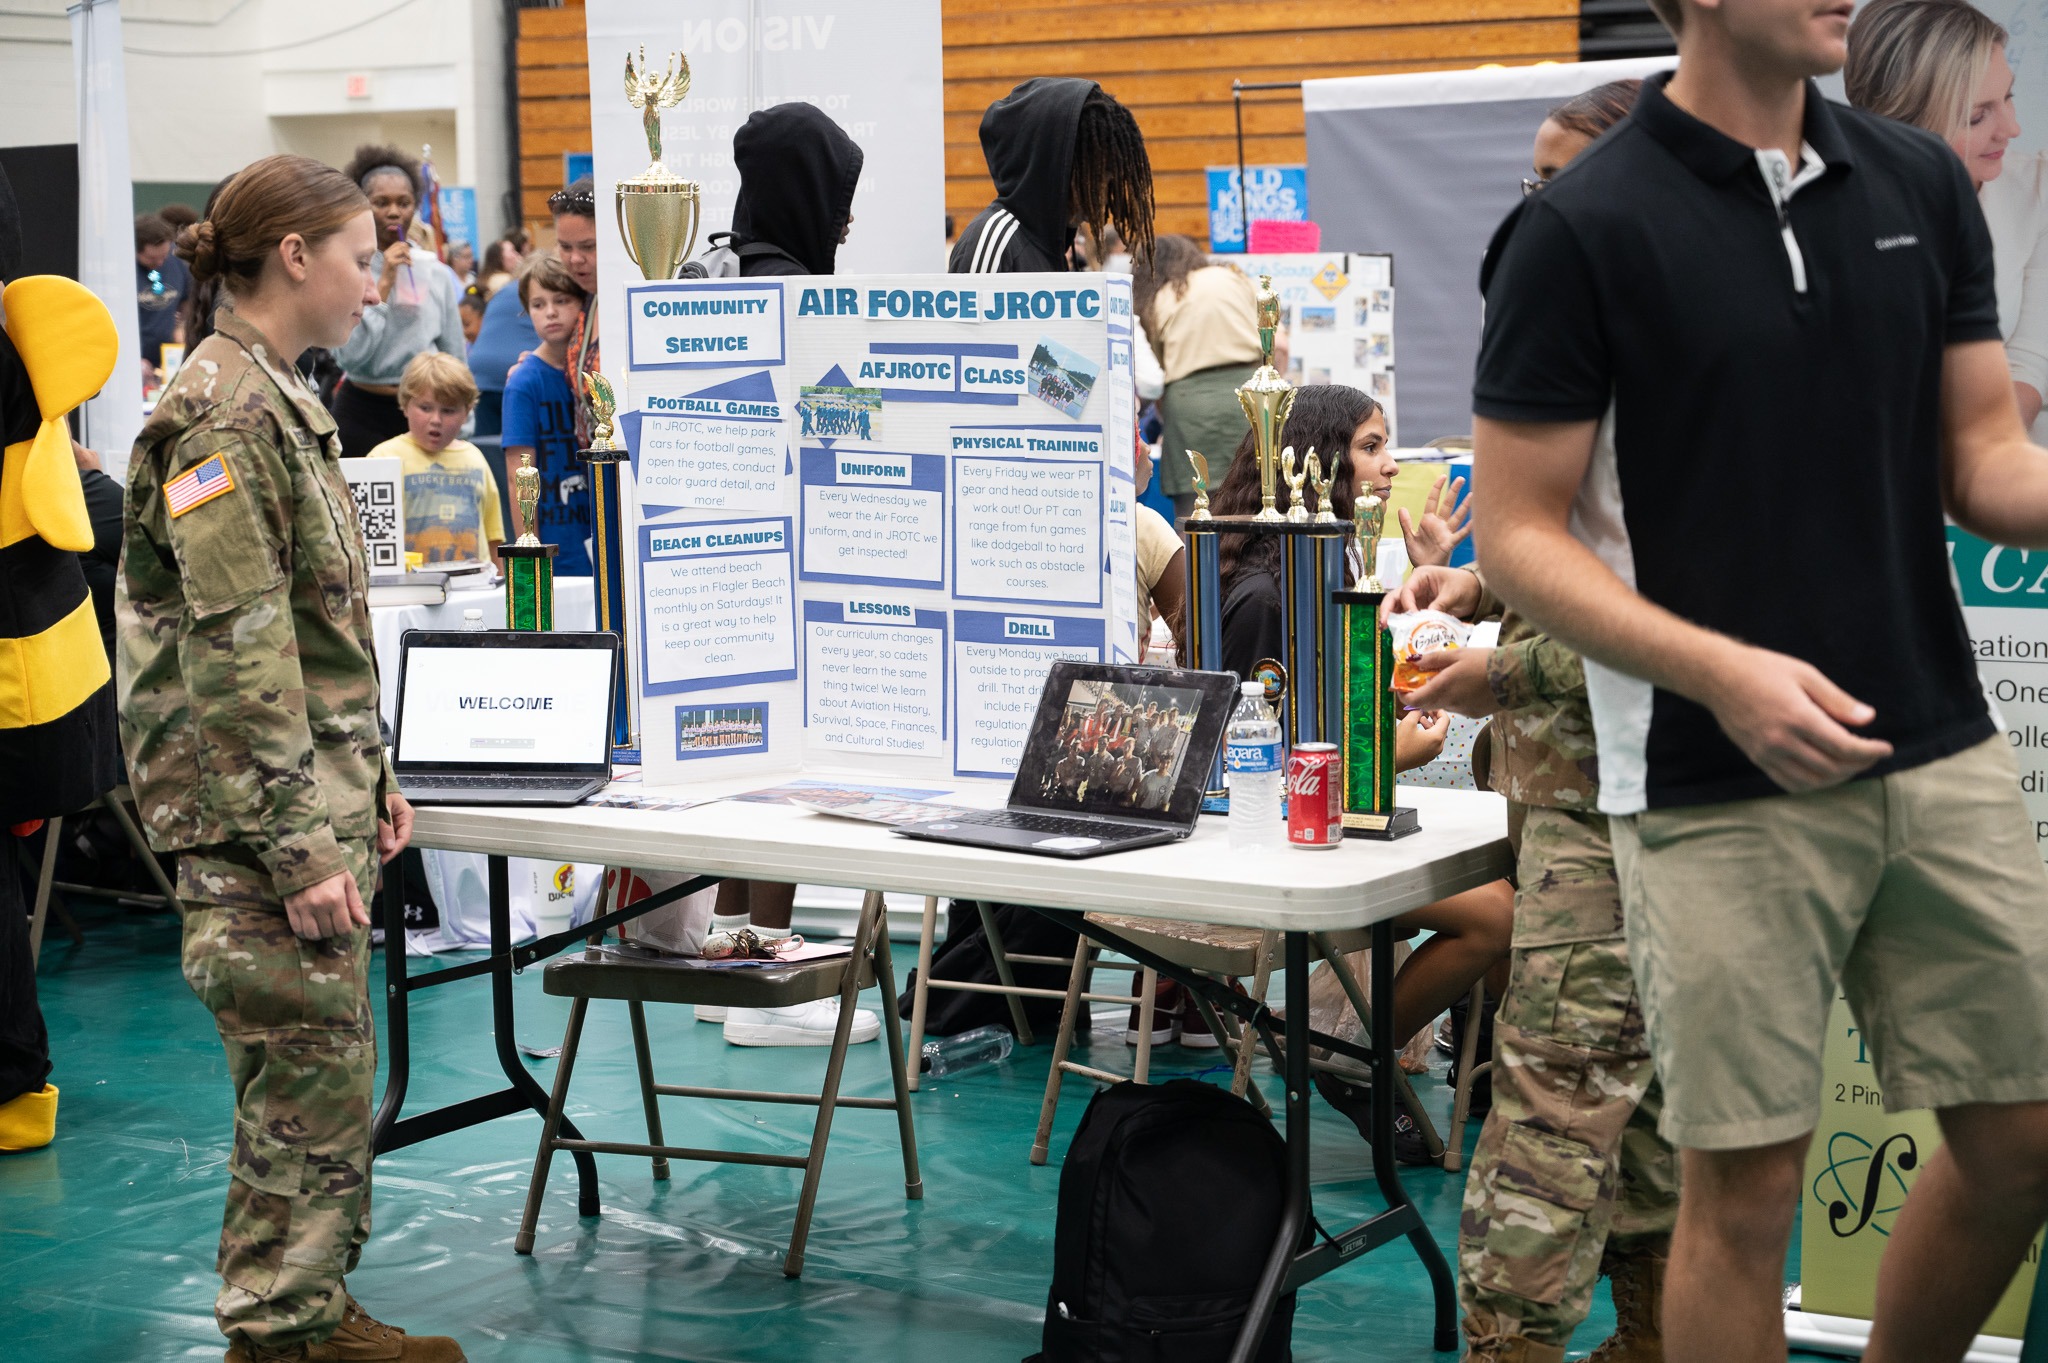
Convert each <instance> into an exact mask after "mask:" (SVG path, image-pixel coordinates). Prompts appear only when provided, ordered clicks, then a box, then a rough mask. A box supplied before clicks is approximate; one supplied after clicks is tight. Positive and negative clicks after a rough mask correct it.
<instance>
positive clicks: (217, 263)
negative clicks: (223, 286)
mask: <svg viewBox="0 0 2048 1363" xmlns="http://www.w3.org/2000/svg"><path fill="white" fill-rule="evenodd" d="M215 235H216V234H215V231H214V226H213V220H212V219H211V218H208V219H205V220H203V221H200V222H195V223H193V224H192V225H191V226H189V227H187V228H186V229H185V230H184V231H182V232H180V233H178V257H179V259H181V260H183V261H184V262H185V263H186V264H187V265H189V266H191V267H192V278H193V279H194V280H195V281H197V282H199V283H202V284H203V283H205V282H206V281H207V280H209V279H213V278H215V277H217V276H218V275H219V274H220V273H221V260H220V247H219V245H218V244H217V243H216V241H215V239H214V238H215Z"/></svg>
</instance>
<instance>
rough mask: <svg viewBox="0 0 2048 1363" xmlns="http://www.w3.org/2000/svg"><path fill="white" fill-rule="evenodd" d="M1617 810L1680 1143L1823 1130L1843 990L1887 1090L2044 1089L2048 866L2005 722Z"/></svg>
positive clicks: (1987, 1094)
mask: <svg viewBox="0 0 2048 1363" xmlns="http://www.w3.org/2000/svg"><path fill="white" fill-rule="evenodd" d="M1612 826H1613V833H1614V852H1615V860H1616V862H1617V864H1618V867H1619V871H1620V875H1621V890H1622V900H1623V903H1624V905H1625V908H1626V920H1627V928H1628V943H1629V955H1630V959H1631V960H1632V962H1633V964H1634V967H1635V972H1636V979H1637V984H1638V986H1639V988H1640V990H1641V994H1642V1003H1643V1012H1644V1015H1645V1018H1646V1020H1647V1022H1648V1025H1649V1034H1650V1050H1651V1054H1652V1055H1653V1056H1654V1057H1655V1059H1656V1064H1657V1072H1658V1074H1659V1076H1660V1077H1661V1078H1662V1080H1663V1083H1664V1115H1663V1119H1662V1122H1661V1123H1660V1127H1659V1129H1660V1131H1661V1132H1662V1134H1663V1135H1664V1137H1665V1139H1666V1140H1669V1141H1670V1142H1671V1143H1672V1144H1673V1145H1677V1146H1681V1147H1688V1148H1692V1149H1698V1150H1735V1149H1746V1148H1751V1147H1755V1146H1762V1145H1772V1144H1776V1143H1777V1142H1780V1141H1786V1140H1790V1139H1792V1138H1794V1137H1796V1136H1800V1135H1803V1134H1805V1133H1807V1132H1809V1131H1811V1130H1813V1128H1814V1127H1815V1126H1816V1125H1817V1124H1818V1123H1819V1120H1820V1100H1821V1047H1822V1043H1823V1041H1824V1040H1825V1033H1826V1029H1827V1023H1828V1014H1829V1010H1830V1008H1831V1007H1832V1005H1833V1003H1834V1000H1835V998H1836V997H1837V993H1838V991H1839V992H1840V993H1843V994H1846V995H1847V996H1848V1000H1849V1006H1850V1008H1851V1009H1852V1010H1853V1011H1854V1013H1855V1015H1856V1019H1857V1025H1858V1027H1859V1028H1860V1029H1861V1033H1862V1040H1863V1043H1864V1044H1865V1045H1866V1046H1867V1048H1868V1052H1869V1055H1870V1058H1871V1061H1872V1063H1873V1064H1874V1066H1875V1068H1876V1074H1877V1078H1878V1081H1879V1083H1880V1085H1881V1086H1882V1088H1883V1091H1884V1106H1885V1109H1886V1110H1887V1111H1890V1112H1900V1111H1906V1110H1910V1109H1913V1108H1937V1109H1938V1108H1947V1107H1955V1106H1958V1105H1961V1104H1965V1103H2015V1102H2027V1101H2033V1100H2041V1099H2048V871H2044V869H2043V867H2042V863H2041V854H2040V851H2039V850H2038V848H2037V847H2036V845H2035V840H2034V828H2033V824H2032V822H2031V820H2030V818H2029V816H2028V814H2027V811H2026V808H2025V806H2024V805H2023V804H2022V803H2021V800H2020V793H2019V785H2018V775H2017V772H2016V770H2015V767H2014V764H2013V758H2012V754H2011V752H2010V750H2009V749H2008V747H2007V744H2006V741H2005V738H2004V736H2003V735H2001V736H1999V737H1997V738H1993V739H1988V740H1986V741H1985V742H1984V743H1982V744H1980V745H1978V746H1977V747H1974V748H1971V749H1969V750H1967V751H1965V752H1960V753H1957V754H1955V755H1954V756H1952V757H1946V758H1942V759H1941V760H1939V761H1935V762H1929V763H1927V764H1926V765H1924V766H1919V767H1915V768H1913V769H1911V770H1910V771H1902V772H1897V773H1894V774H1892V775H1889V776H1883V777H1875V778H1872V779H1869V780H1863V781H1852V782H1850V783H1849V784H1847V785H1843V786H1837V787H1834V788H1832V789H1829V790H1824V791H1817V792H1814V793H1810V794H1803V795H1791V794H1787V795H1776V796H1770V797H1768V798H1764V799H1757V800H1741V801H1734V802H1731V803H1727V804H1716V805H1697V806H1690V807H1686V808H1679V809H1655V810H1648V811H1646V812H1644V813H1641V814H1637V815H1634V816H1632V817H1627V818H1616V819H1614V820H1613V825H1612Z"/></svg>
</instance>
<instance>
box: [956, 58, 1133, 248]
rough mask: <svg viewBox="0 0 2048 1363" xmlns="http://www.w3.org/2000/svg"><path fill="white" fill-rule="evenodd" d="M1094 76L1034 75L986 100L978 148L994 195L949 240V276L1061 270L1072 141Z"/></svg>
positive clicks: (1070, 231) (1069, 235) (1069, 229)
mask: <svg viewBox="0 0 2048 1363" xmlns="http://www.w3.org/2000/svg"><path fill="white" fill-rule="evenodd" d="M1100 88H1101V87H1100V86H1098V85H1097V84H1096V83H1095V82H1094V81H1092V80H1080V79H1078V78H1076V77H1073V76H1039V77H1036V78H1034V79H1031V80H1027V81H1025V82H1024V83H1023V84H1022V85H1019V86H1018V87H1017V88H1016V89H1014V90H1012V91H1010V93H1009V94H1007V95H1004V96H1003V97H1002V98H1001V99H999V100H997V101H996V102H995V103H993V104H991V105H989V106H988V112H986V113H984V114H983V115H982V116H981V154H982V156H983V158H984V159H986V160H987V162H988V173H989V178H990V179H992V180H994V181H995V185H996V200H995V202H994V203H992V204H990V205H989V206H988V207H987V208H984V209H982V210H981V212H980V213H979V214H978V215H976V217H975V219H974V221H973V222H970V223H968V224H967V227H966V228H965V230H963V231H962V232H961V233H960V237H959V240H957V241H955V242H954V243H953V254H952V258H951V260H950V262H949V263H948V266H947V268H948V269H949V270H951V271H952V273H954V274H1026V273H1030V272H1033V271H1042V270H1052V271H1064V270H1065V269H1066V268H1067V248H1068V247H1069V246H1070V245H1072V244H1073V240H1074V227H1073V222H1072V220H1071V219H1070V218H1069V217H1068V211H1067V210H1068V207H1069V199H1070V197H1071V194H1070V185H1069V182H1070V180H1071V178H1072V175H1073V165H1074V139H1075V137H1076V136H1077V135H1078V134H1079V132H1080V128H1081V106H1082V105H1083V104H1084V103H1086V102H1087V100H1088V96H1089V95H1091V94H1093V93H1094V92H1095V91H1096V90H1098V89H1100Z"/></svg>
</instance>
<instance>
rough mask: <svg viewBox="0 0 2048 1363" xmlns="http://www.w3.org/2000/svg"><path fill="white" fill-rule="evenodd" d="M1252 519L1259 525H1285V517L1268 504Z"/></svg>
mask: <svg viewBox="0 0 2048 1363" xmlns="http://www.w3.org/2000/svg"><path fill="white" fill-rule="evenodd" d="M1252 520H1253V521H1255V522H1257V523H1258V524H1260V525H1285V524H1286V523H1287V518H1286V517H1285V516H1283V515H1281V514H1280V513H1279V512H1278V511H1275V510H1274V509H1273V508H1272V507H1270V506H1269V507H1266V508H1264V509H1263V510H1261V511H1260V512H1259V514H1258V515H1256V516H1254V517H1252Z"/></svg>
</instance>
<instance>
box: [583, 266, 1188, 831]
mask: <svg viewBox="0 0 2048 1363" xmlns="http://www.w3.org/2000/svg"><path fill="white" fill-rule="evenodd" d="M624 293H625V301H626V309H625V311H626V315H627V318H628V327H627V340H626V345H625V346H624V347H623V350H624V352H625V354H624V359H625V364H626V368H625V371H624V373H623V376H622V377H623V379H624V383H623V385H622V391H623V396H622V399H621V404H620V412H621V416H620V421H619V427H620V430H621V432H622V433H623V435H624V438H625V442H626V444H627V446H628V448H629V450H630V452H631V454H632V468H633V476H634V479H635V495H636V510H635V515H634V524H633V526H632V527H631V532H630V533H629V535H628V542H629V543H630V544H631V545H632V547H633V558H634V562H633V564H632V565H631V571H632V574H633V584H632V597H633V602H634V607H633V611H632V613H633V614H634V616H635V617H636V618H635V621H634V623H635V625H636V626H637V629H636V632H635V634H634V638H633V641H632V648H633V652H634V654H635V657H634V659H633V663H634V668H635V676H636V685H637V692H638V697H639V703H640V728H641V732H642V745H643V752H644V760H645V769H646V774H647V780H648V781H649V782H650V783H660V782H662V781H664V780H676V779H680V777H681V776H682V775H683V774H684V772H686V771H687V772H690V773H693V774H694V773H704V774H712V773H715V772H719V771H725V770H732V771H740V770H744V769H745V767H744V765H743V764H745V763H754V764H757V765H760V766H762V767H764V768H765V767H770V766H789V765H802V764H806V763H818V764H823V765H828V766H829V765H832V764H834V763H842V764H843V763H850V762H858V763H859V764H860V765H861V766H863V767H878V769H881V770H885V771H889V772H891V773H893V774H896V775H900V776H918V777H926V778H941V777H944V778H949V779H950V778H957V777H986V778H990V779H1007V778H1008V777H1009V776H1011V775H1012V774H1013V773H1014V772H1015V771H1016V769H1017V764H1018V761H1019V757H1020V754H1021V749H1022V745H1023V742H1024V739H1025V736H1026V734H1027V732H1028V730H1029V728H1030V722H1031V714H1032V710H1033V707H1034V705H1035V703H1036V699H1037V696H1038V693H1039V690H1040V689H1041V687H1042V685H1043V682H1044V679H1045V674H1046V670H1047V668H1049V667H1050V666H1051V664H1052V663H1053V662H1054V661H1055V660H1057V659H1061V658H1071V659H1076V660H1087V661H1096V662H1131V661H1135V660H1136V657H1137V652H1138V643H1137V640H1138V629H1139V624H1140V622H1139V621H1137V620H1136V618H1135V613H1136V605H1135V602H1136V596H1135V591H1134V587H1133V573H1134V568H1133V557H1134V546H1133V543H1132V538H1131V536H1132V530H1131V525H1132V522H1131V514H1132V510H1131V509H1132V503H1133V502H1134V501H1135V492H1136V485H1135V482H1134V479H1133V472H1134V466H1133V460H1134V453H1135V448H1134V443H1133V441H1134V437H1133V430H1132V410H1133V407H1132V402H1133V398H1132V389H1131V333H1130V324H1129V319H1130V307H1131V303H1130V281H1129V278H1128V277H1127V276H1123V275H1071V274H1069V275H1042V276H1041V275H1007V276H1002V277H1000V278H999V279H995V280H992V281H990V282H988V283H982V282H978V281H975V280H972V279H968V278H963V277H961V276H955V275H936V276H884V277H873V278H866V277H862V278H846V277H841V278H837V279H831V280H822V279H809V278H787V279H755V280H733V279H720V280H675V281H667V282H658V283H644V284H631V285H628V286H626V288H625V289H624ZM1133 724H1134V726H1135V720H1134V721H1133ZM1147 725H1148V727H1151V721H1149V720H1148V721H1147ZM1127 737H1128V739H1129V741H1130V752H1129V753H1128V757H1129V759H1130V763H1131V770H1130V771H1129V772H1128V773H1121V772H1120V771H1119V774H1116V775H1115V776H1114V779H1115V780H1116V781H1118V782H1119V783H1121V785H1120V789H1121V788H1122V787H1123V786H1127V787H1128V789H1127V790H1125V791H1124V794H1125V795H1126V796H1127V797H1128V798H1129V799H1130V800H1137V799H1139V798H1142V790H1143V788H1144V787H1145V785H1146V778H1147V777H1148V775H1150V776H1156V775H1157V773H1156V770H1155V768H1156V766H1157V761H1158V757H1157V754H1155V753H1153V752H1152V751H1151V750H1152V749H1153V748H1155V747H1157V744H1156V742H1155V741H1153V740H1152V739H1149V738H1148V739H1147V741H1146V744H1145V747H1146V749H1147V755H1146V756H1145V757H1143V758H1141V757H1140V755H1139V753H1138V751H1137V748H1138V744H1137V734H1136V733H1135V732H1132V733H1131V734H1129V735H1128V736H1127ZM1119 741H1120V742H1121V741H1122V740H1121V739H1120V740H1119ZM1119 761H1120V762H1121V761H1122V758H1121V757H1120V758H1119ZM1147 763H1149V764H1150V765H1149V766H1148V765H1146V764H1147ZM1169 770H1170V768H1169ZM1109 779H1111V778H1110V776H1109V775H1108V774H1105V776H1104V777H1103V778H1101V779H1098V782H1097V789H1098V790H1099V791H1106V790H1107V789H1108V787H1107V786H1106V785H1104V784H1103V782H1104V781H1106V780H1109ZM1151 784H1152V785H1153V786H1155V787H1156V786H1157V785H1158V784H1159V783H1158V781H1157V780H1156V779H1155V780H1154V781H1153V782H1152V783H1151ZM1168 784H1169V786H1170V784H1171V783H1170V781H1169V783H1168Z"/></svg>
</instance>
